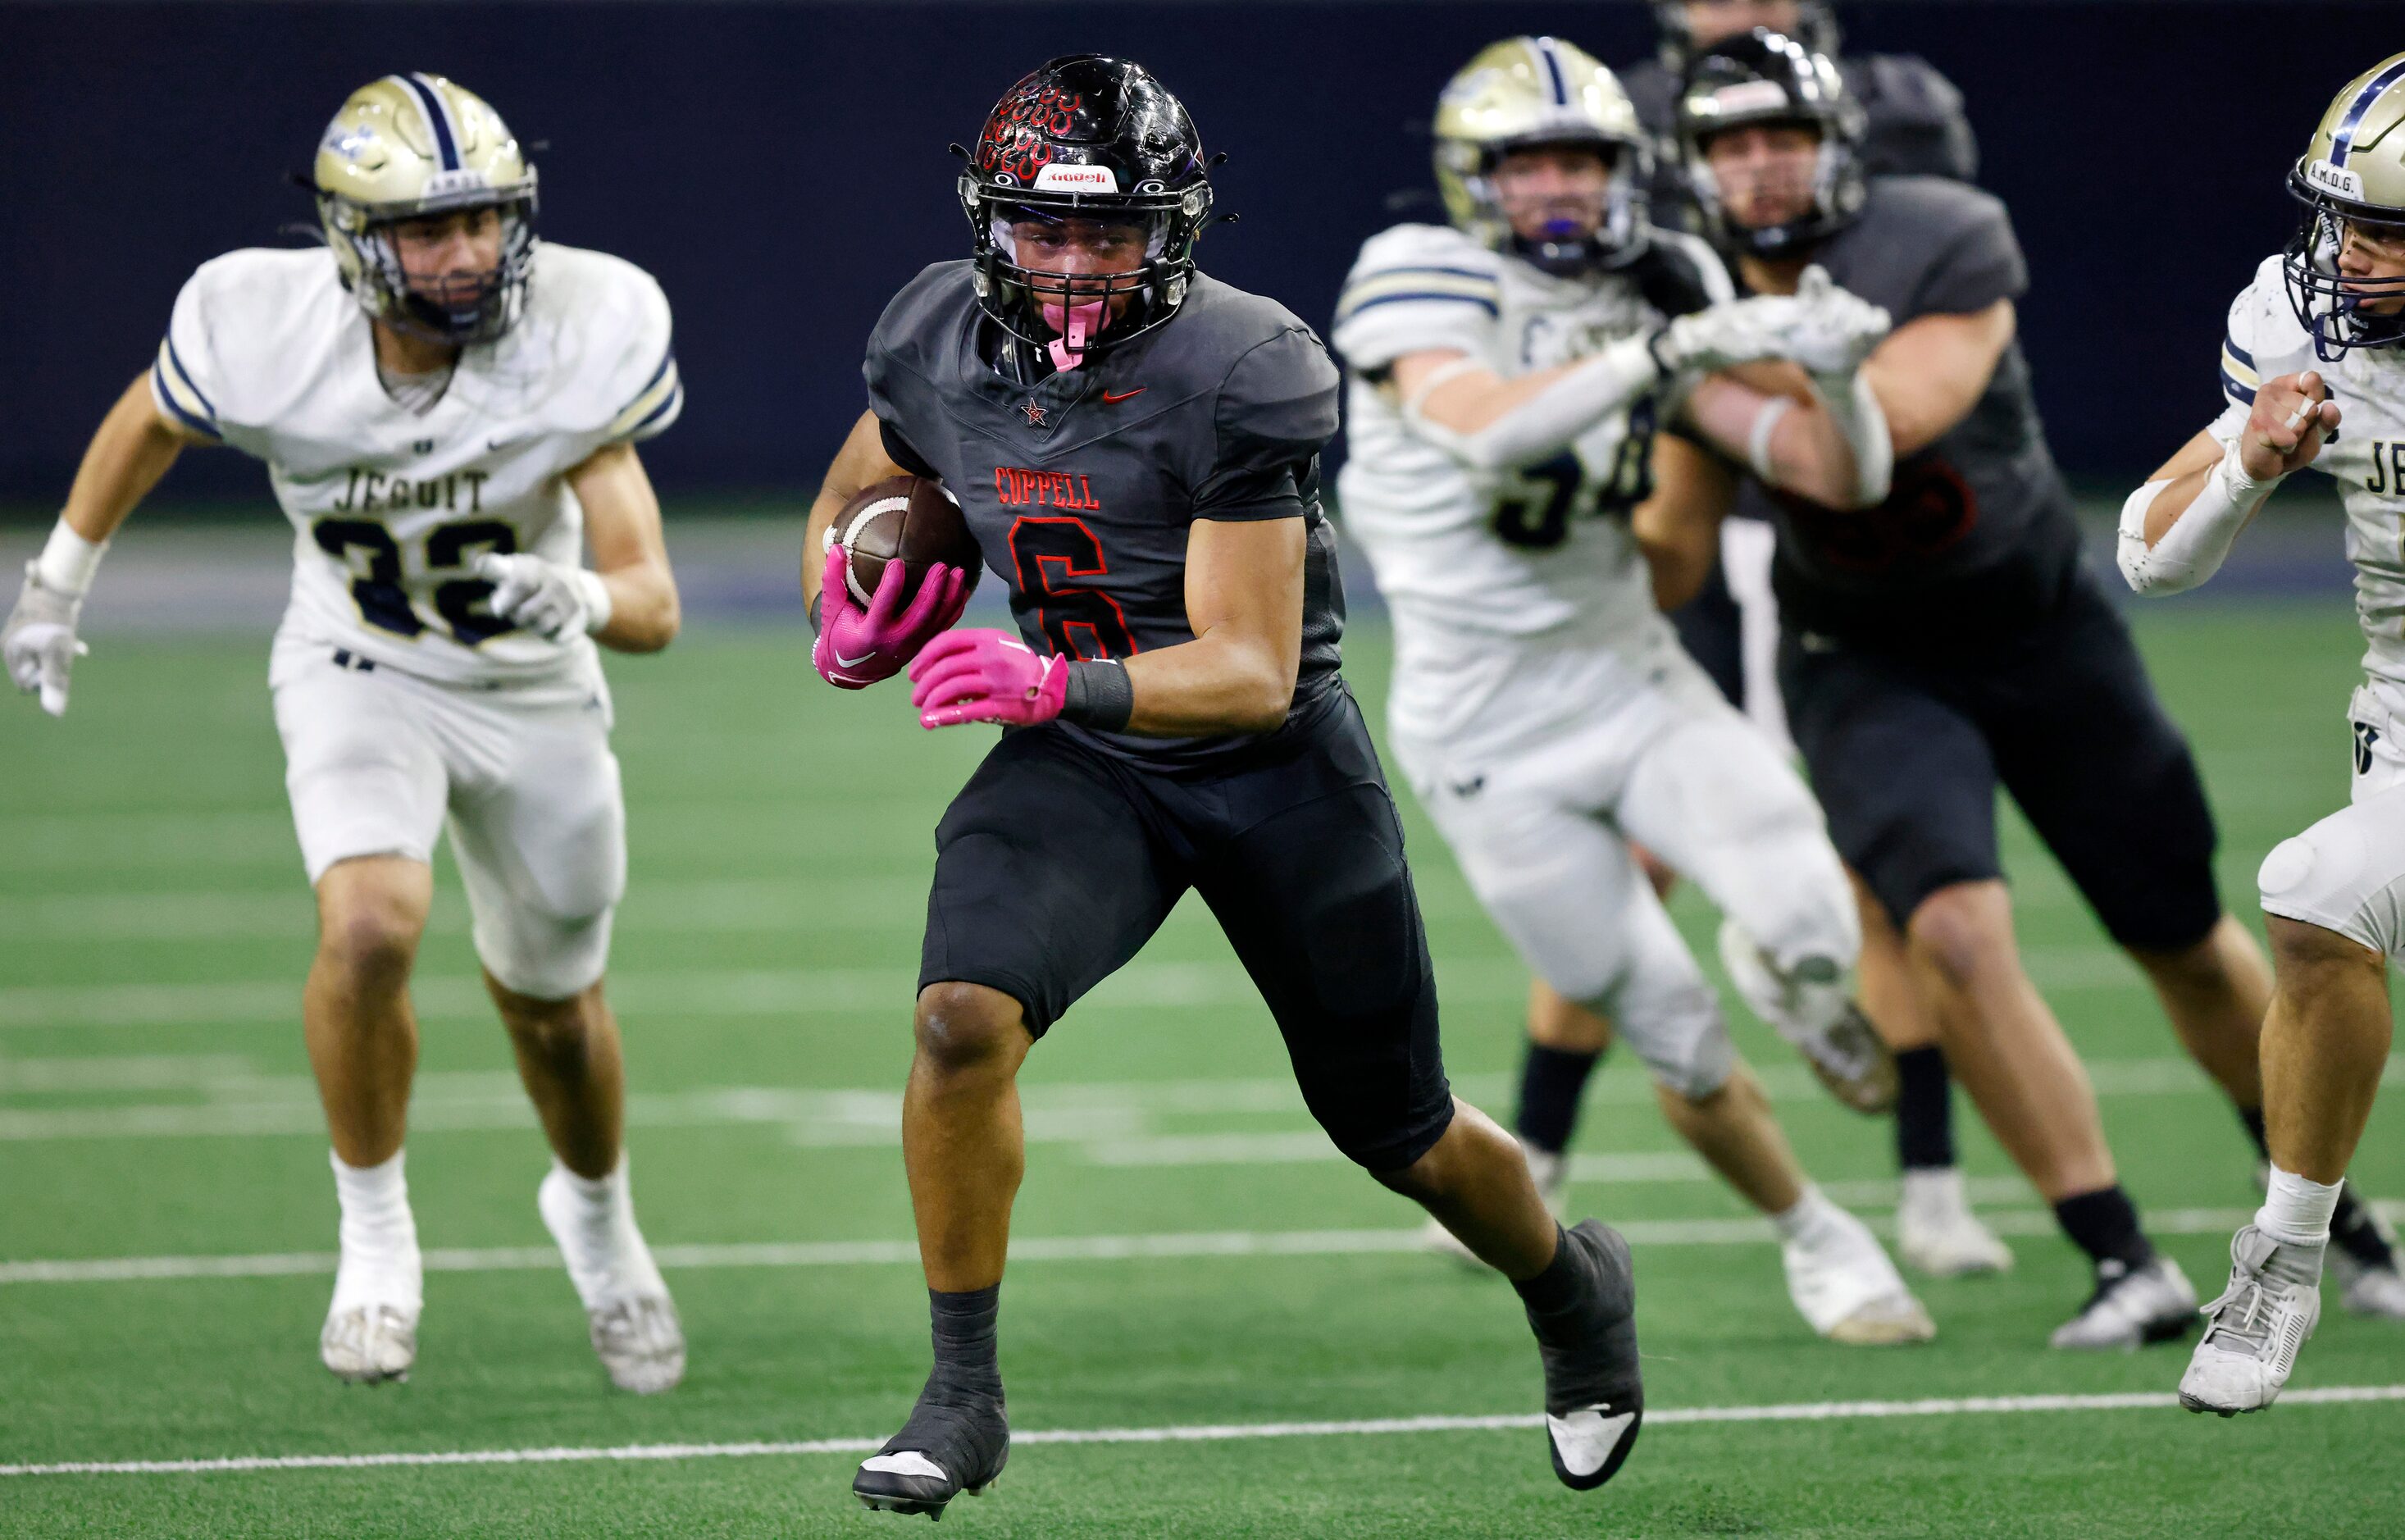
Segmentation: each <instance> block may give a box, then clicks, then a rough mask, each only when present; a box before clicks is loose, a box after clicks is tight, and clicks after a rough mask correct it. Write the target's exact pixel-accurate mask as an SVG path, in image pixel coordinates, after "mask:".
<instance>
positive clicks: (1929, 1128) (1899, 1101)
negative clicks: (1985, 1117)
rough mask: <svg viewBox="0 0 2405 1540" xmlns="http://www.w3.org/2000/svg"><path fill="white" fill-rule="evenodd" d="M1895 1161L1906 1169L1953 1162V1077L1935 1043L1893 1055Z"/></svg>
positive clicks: (1943, 1051) (1949, 1164)
mask: <svg viewBox="0 0 2405 1540" xmlns="http://www.w3.org/2000/svg"><path fill="white" fill-rule="evenodd" d="M1895 1075H1896V1081H1897V1085H1896V1097H1895V1161H1896V1164H1897V1165H1898V1166H1903V1167H1904V1168H1905V1169H1906V1170H1907V1171H1923V1170H1929V1169H1931V1168H1933V1167H1934V1168H1939V1169H1942V1168H1944V1167H1946V1166H1952V1165H1953V1164H1954V1081H1953V1080H1952V1078H1951V1077H1950V1076H1948V1074H1947V1072H1946V1052H1945V1050H1943V1049H1941V1048H1939V1047H1938V1046H1937V1045H1936V1044H1935V1043H1929V1044H1926V1045H1924V1046H1923V1047H1920V1048H1907V1049H1906V1050H1905V1051H1904V1052H1903V1053H1898V1054H1897V1055H1896V1056H1895Z"/></svg>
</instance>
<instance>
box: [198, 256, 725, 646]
mask: <svg viewBox="0 0 2405 1540" xmlns="http://www.w3.org/2000/svg"><path fill="white" fill-rule="evenodd" d="M150 388H151V392H152V394H153V396H154V397H155V398H156V399H157V401H158V403H159V407H160V410H161V411H162V413H165V414H167V415H168V416H169V417H173V418H174V419H175V420H176V421H177V422H180V423H182V424H183V425H184V426H185V427H186V428H188V429H189V430H190V431H193V432H195V433H198V434H201V435H204V436H205V437H207V438H210V439H213V440H217V441H218V442H221V443H225V444H230V445H233V446H234V447H236V448H238V449H242V450H245V451H246V452H247V453H249V454H251V455H254V456H256V457H258V458H259V459H262V460H265V461H266V462H267V468H268V476H269V479H270V481H271V482H272V483H273V485H274V488H275V497H276V501H277V502H279V503H281V504H282V505H283V508H284V512H285V514H286V516H288V517H289V518H290V519H291V521H292V528H293V530H294V535H295V538H294V541H293V553H294V562H295V565H294V570H293V574H292V601H291V605H290V607H289V608H288V610H287V611H286V613H285V619H284V627H283V630H282V631H281V632H280V633H279V634H280V636H281V637H282V638H283V639H284V640H287V641H300V642H305V643H323V644H325V645H328V646H330V647H341V648H346V649H348V650H350V651H352V652H354V653H357V654H359V655H360V656H362V657H368V658H371V659H373V660H374V661H375V662H376V663H378V664H380V665H389V666H390V667H392V668H396V669H399V670H401V671H405V672H408V673H413V674H416V675H418V676H420V677H423V678H428V679H433V680H438V681H442V682H444V683H449V684H497V683H531V682H535V681H541V680H549V679H553V678H556V677H560V676H564V675H566V676H574V675H580V674H587V673H590V672H591V671H593V670H594V666H595V664H594V649H593V643H592V641H591V639H590V638H588V637H585V636H582V635H578V636H571V637H567V638H564V639H562V640H560V641H557V642H547V641H544V640H543V639H542V638H541V637H538V636H535V635H533V634H531V633H529V632H527V631H523V630H519V629H513V628H511V627H508V626H506V625H505V624H503V623H502V622H500V621H499V620H497V619H495V618H494V616H493V615H492V613H491V611H490V610H489V609H488V608H487V607H486V605H485V600H486V598H487V597H488V596H489V595H490V594H491V591H492V586H491V585H490V584H487V583H485V582H483V581H481V580H480V579H478V578H476V577H475V576H474V574H473V573H472V572H471V570H470V563H471V562H472V561H473V560H474V559H475V558H476V557H477V556H478V555H479V554H480V553H483V552H485V551H498V552H504V553H506V552H513V551H525V552H531V553H533V554H535V555H538V556H541V557H544V558H548V559H550V560H553V561H556V562H559V563H561V564H562V565H565V566H577V565H581V564H582V563H583V561H584V511H583V510H582V509H581V508H580V507H579V506H578V505H577V502H576V498H575V496H574V494H573V493H571V492H570V490H569V488H568V484H567V481H566V479H565V474H564V473H566V472H568V471H570V470H572V469H573V468H575V467H576V466H577V465H579V464H582V463H583V462H584V460H585V459H589V458H591V456H592V455H593V454H594V452H595V451H597V450H598V449H600V448H603V447H604V446H606V445H612V444H619V443H632V442H635V441H638V440H641V439H646V438H649V437H651V436H652V435H653V434H654V433H657V432H659V431H661V430H662V429H665V428H666V427H668V425H669V424H670V423H672V422H674V421H675V420H676V418H677V415H678V413H679V412H680V411H682V408H683V404H684V391H683V387H682V383H681V382H680V380H679V378H678V375H677V367H676V360H675V358H674V356H673V355H672V353H671V352H670V350H669V319H668V300H667V298H666V296H664V295H663V294H662V293H661V292H660V288H659V285H658V284H657V283H655V282H654V281H653V279H652V277H651V276H650V275H648V274H646V273H644V272H643V271H642V270H641V269H640V268H638V267H636V266H634V265H633V264H632V263H630V262H626V261H620V260H619V259H617V258H615V257H610V256H605V255H603V254H602V253H600V252H598V251H584V250H579V249H577V248H575V247H564V246H554V245H550V244H545V245H542V246H541V247H537V249H536V251H535V256H534V271H533V274H532V276H531V278H530V280H529V283H528V287H527V304H526V310H525V313H524V314H523V315H521V316H520V317H519V318H518V320H517V323H516V324H515V325H513V327H511V328H510V330H509V332H507V333H505V334H504V335H503V336H502V337H501V338H500V339H499V341H498V342H494V343H490V344H485V345H481V346H473V347H469V348H467V349H465V350H464V351H462V352H461V354H460V355H459V360H458V364H457V369H456V370H455V371H454V373H453V374H452V378H451V384H450V388H449V389H447V390H445V391H444V392H443V398H442V399H441V400H440V401H439V402H437V403H435V404H434V406H433V407H432V408H431V409H430V410H429V411H427V412H426V413H424V414H423V415H420V414H417V413H414V412H411V411H409V410H408V409H407V408H405V407H403V406H401V404H399V403H396V402H395V401H393V400H392V398H391V397H390V396H388V395H387V393H386V391H385V389H384V386H383V385H382V383H381V382H380V381H379V380H378V379H377V377H376V363H375V348H374V343H373V337H372V336H371V334H370V331H369V322H368V318H367V316H366V314H365V313H364V312H363V311H361V310H360V308H359V303H358V302H357V301H356V300H354V299H353V298H352V297H351V296H350V294H349V293H348V292H347V291H345V290H344V288H343V284H342V280H341V278H340V277H339V276H337V274H336V272H335V268H334V259H333V257H332V256H331V254H330V253H329V252H327V251H326V250H324V249H323V248H322V247H320V248H314V249H305V250H287V251H278V250H263V249H254V250H246V251H235V252H232V253H229V254H228V255H226V256H223V257H219V258H218V259H217V260H215V261H209V262H205V263H204V264H202V266H201V268H200V270H199V271H198V272H196V273H194V274H193V275H192V277H191V279H190V282H188V283H186V284H185V286H184V290H183V292H182V293H181V294H179V295H178V296H177V297H176V311H175V317H174V319H173V321H172V322H171V323H170V324H169V326H168V329H167V335H166V339H165V340H164V341H163V342H162V343H161V344H160V345H159V358H158V361H157V362H156V363H155V364H154V365H153V367H152V369H151V372H150Z"/></svg>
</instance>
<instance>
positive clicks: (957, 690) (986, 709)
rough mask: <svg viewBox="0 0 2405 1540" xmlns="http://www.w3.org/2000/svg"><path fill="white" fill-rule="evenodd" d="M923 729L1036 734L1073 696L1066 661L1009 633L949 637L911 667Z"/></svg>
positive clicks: (973, 632)
mask: <svg viewBox="0 0 2405 1540" xmlns="http://www.w3.org/2000/svg"><path fill="white" fill-rule="evenodd" d="M910 685H911V689H910V704H912V705H914V706H916V707H918V708H919V726H921V727H922V728H956V727H959V726H960V725H961V724H963V723H964V722H1000V723H1003V724H1005V725H1006V726H1008V727H1014V728H1032V727H1034V726H1035V724H1037V723H1038V722H1049V721H1051V720H1052V719H1053V718H1054V717H1056V716H1058V715H1060V714H1061V702H1062V699H1065V698H1066V697H1067V695H1068V693H1069V665H1068V661H1067V660H1066V659H1064V658H1059V657H1038V656H1037V655H1036V652H1035V650H1034V648H1032V647H1030V646H1029V645H1028V644H1027V643H1024V642H1021V641H1020V640H1019V638H1017V637H1015V636H1013V635H1011V634H1010V633H1009V632H1008V631H997V630H990V629H980V630H969V631H947V632H945V633H944V634H943V635H942V636H939V637H937V638H935V640H934V641H933V642H930V643H927V646H926V649H925V650H924V651H923V652H921V653H920V654H919V656H918V657H917V659H916V660H915V661H913V662H912V663H911V665H910Z"/></svg>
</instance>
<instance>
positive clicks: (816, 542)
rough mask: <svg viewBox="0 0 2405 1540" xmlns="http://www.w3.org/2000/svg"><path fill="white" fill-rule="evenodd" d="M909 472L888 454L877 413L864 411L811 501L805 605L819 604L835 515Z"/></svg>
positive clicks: (805, 532) (804, 544)
mask: <svg viewBox="0 0 2405 1540" xmlns="http://www.w3.org/2000/svg"><path fill="white" fill-rule="evenodd" d="M907 474H909V473H908V472H907V471H906V470H904V469H903V468H902V467H901V466H899V465H896V464H895V463H894V462H893V456H891V455H889V454H887V453H886V452H885V434H884V431H882V430H881V429H880V428H879V426H878V422H877V414H876V413H874V412H863V413H862V414H860V420H859V421H857V422H855V423H853V424H852V425H851V432H850V433H849V434H847V435H845V437H844V441H843V447H842V448H840V449H838V450H837V451H836V456H835V463H834V464H832V465H830V466H828V467H827V473H826V479H825V480H824V481H823V482H821V483H819V495H818V496H817V497H815V498H813V499H811V500H810V517H809V524H808V525H806V526H805V527H804V529H803V533H802V602H803V603H805V604H814V603H816V602H818V597H819V578H820V575H821V572H822V570H823V567H824V566H825V562H824V561H823V559H822V558H821V555H820V552H821V550H822V548H823V545H824V544H825V541H826V532H827V529H828V527H829V526H830V525H832V524H834V523H835V516H836V515H837V514H839V513H841V512H843V505H844V504H845V503H847V502H851V500H852V497H853V496H854V495H855V494H856V493H858V492H859V491H860V489H861V488H862V487H874V486H876V485H877V484H878V483H879V482H880V481H883V480H886V479H887V478H888V477H891V476H901V475H907Z"/></svg>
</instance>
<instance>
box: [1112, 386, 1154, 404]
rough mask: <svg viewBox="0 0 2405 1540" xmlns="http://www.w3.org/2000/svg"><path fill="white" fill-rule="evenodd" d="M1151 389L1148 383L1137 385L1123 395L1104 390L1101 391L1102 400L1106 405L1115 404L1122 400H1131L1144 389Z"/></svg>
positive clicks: (1143, 391)
mask: <svg viewBox="0 0 2405 1540" xmlns="http://www.w3.org/2000/svg"><path fill="white" fill-rule="evenodd" d="M1149 389H1152V387H1151V386H1149V385H1139V386H1137V387H1136V388H1135V389H1132V390H1131V391H1129V392H1128V393H1127V394H1125V395H1123V396H1114V395H1112V394H1111V393H1110V392H1109V391H1108V390H1105V391H1104V392H1103V400H1104V403H1106V404H1108V405H1112V406H1117V405H1118V403H1121V402H1123V401H1133V400H1134V399H1135V398H1136V397H1138V396H1141V395H1143V394H1144V393H1145V392H1146V390H1149Z"/></svg>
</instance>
